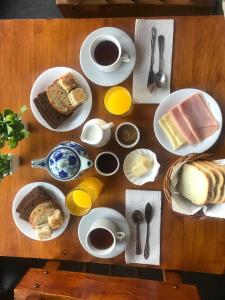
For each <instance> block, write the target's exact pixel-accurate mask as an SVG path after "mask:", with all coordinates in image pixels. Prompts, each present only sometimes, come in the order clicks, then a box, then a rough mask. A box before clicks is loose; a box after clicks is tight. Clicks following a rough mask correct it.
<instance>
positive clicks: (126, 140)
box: [117, 124, 138, 145]
mask: <svg viewBox="0 0 225 300" xmlns="http://www.w3.org/2000/svg"><path fill="white" fill-rule="evenodd" d="M117 136H118V139H119V140H120V142H121V143H123V144H124V145H132V144H133V143H134V142H135V141H136V140H137V137H138V133H137V130H136V129H135V128H134V127H133V126H131V125H128V124H127V125H123V126H121V127H120V128H119V130H118V133H117Z"/></svg>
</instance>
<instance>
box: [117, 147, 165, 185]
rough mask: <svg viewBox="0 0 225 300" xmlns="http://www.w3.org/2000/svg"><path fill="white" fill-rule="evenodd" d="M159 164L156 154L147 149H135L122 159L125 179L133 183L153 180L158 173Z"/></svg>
mask: <svg viewBox="0 0 225 300" xmlns="http://www.w3.org/2000/svg"><path fill="white" fill-rule="evenodd" d="M159 168H160V164H159V163H158V161H157V157H156V154H155V153H154V152H152V151H151V150H149V149H144V148H140V149H136V150H134V151H132V152H130V153H129V154H128V155H127V157H126V158H125V160H124V163H123V171H124V174H125V176H126V177H127V179H128V180H129V181H130V182H132V183H133V184H135V185H143V184H145V183H146V182H153V181H154V180H155V178H156V176H157V174H158V171H159Z"/></svg>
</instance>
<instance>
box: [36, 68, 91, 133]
mask: <svg viewBox="0 0 225 300" xmlns="http://www.w3.org/2000/svg"><path fill="white" fill-rule="evenodd" d="M67 72H70V73H72V74H73V75H74V77H75V78H76V79H77V81H78V83H79V85H80V86H81V87H83V88H84V90H85V92H86V93H87V95H88V99H87V100H86V101H85V102H84V103H83V104H82V105H80V107H78V108H77V109H76V110H75V111H74V112H73V114H72V115H71V116H70V117H69V119H67V120H66V121H65V122H63V123H62V124H61V125H60V126H59V127H57V128H56V129H54V128H52V127H51V126H50V125H49V124H48V123H47V122H46V121H45V120H44V119H43V118H42V116H41V114H40V113H39V111H38V109H37V107H36V105H35V104H34V98H36V97H37V95H38V94H40V93H42V92H44V91H45V90H46V89H47V87H48V86H49V85H50V84H51V83H52V82H53V81H55V80H56V79H58V78H59V77H61V76H62V75H64V74H66V73H67ZM30 106H31V110H32V113H33V115H34V117H35V118H36V120H37V121H38V122H39V123H40V124H41V125H42V126H44V127H45V128H47V129H50V130H53V131H58V132H65V131H70V130H73V129H75V128H77V127H79V126H80V125H81V124H82V123H84V121H85V120H86V119H87V117H88V116H89V114H90V111H91V107H92V94H91V89H90V87H89V84H88V82H87V80H86V79H85V78H84V77H83V76H82V75H81V74H80V73H78V72H77V71H75V70H73V69H70V68H66V67H55V68H51V69H48V70H46V71H44V72H43V73H41V75H40V76H38V78H37V79H36V80H35V82H34V84H33V87H32V89H31V93H30Z"/></svg>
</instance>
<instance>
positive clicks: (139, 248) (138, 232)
mask: <svg viewBox="0 0 225 300" xmlns="http://www.w3.org/2000/svg"><path fill="white" fill-rule="evenodd" d="M136 230H137V232H136V233H137V235H136V254H137V255H140V254H141V242H140V227H139V222H138V223H137V227H136Z"/></svg>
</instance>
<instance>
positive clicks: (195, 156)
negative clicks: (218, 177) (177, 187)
mask: <svg viewBox="0 0 225 300" xmlns="http://www.w3.org/2000/svg"><path fill="white" fill-rule="evenodd" d="M215 159H218V158H217V157H216V156H215V155H213V154H208V153H201V154H188V155H185V156H182V157H180V158H178V159H177V160H176V161H175V162H174V163H173V164H172V165H171V166H170V167H169V169H168V170H167V172H166V176H165V178H164V182H163V190H164V194H165V197H166V199H167V201H168V203H169V205H170V207H172V198H171V190H170V182H171V181H170V178H171V174H172V171H173V168H174V167H175V166H176V165H177V164H180V163H184V162H191V161H196V160H215Z"/></svg>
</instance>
